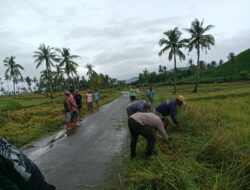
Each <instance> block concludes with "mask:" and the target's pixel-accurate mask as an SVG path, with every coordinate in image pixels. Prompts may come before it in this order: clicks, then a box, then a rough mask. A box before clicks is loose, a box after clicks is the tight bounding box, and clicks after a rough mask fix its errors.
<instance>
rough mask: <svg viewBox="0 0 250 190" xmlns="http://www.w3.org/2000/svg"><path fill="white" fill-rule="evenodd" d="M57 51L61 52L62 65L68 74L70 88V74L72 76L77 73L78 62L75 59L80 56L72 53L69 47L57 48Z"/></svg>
mask: <svg viewBox="0 0 250 190" xmlns="http://www.w3.org/2000/svg"><path fill="white" fill-rule="evenodd" d="M57 51H58V52H59V54H60V66H61V67H62V66H64V71H65V73H66V75H67V76H68V88H69V80H70V74H71V75H72V77H73V76H74V75H77V71H76V68H77V67H78V64H77V63H76V62H74V61H73V60H74V59H76V58H79V56H78V55H71V54H70V49H69V48H62V49H57Z"/></svg>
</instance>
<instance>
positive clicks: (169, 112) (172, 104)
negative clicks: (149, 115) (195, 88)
mask: <svg viewBox="0 0 250 190" xmlns="http://www.w3.org/2000/svg"><path fill="white" fill-rule="evenodd" d="M185 103H186V102H185V98H184V96H182V95H180V96H178V97H177V98H176V99H175V100H167V101H165V102H163V103H161V104H159V105H158V106H157V107H156V108H155V110H154V113H155V114H156V115H158V116H159V117H161V118H162V119H163V118H165V117H167V116H170V117H171V119H172V121H173V122H174V124H175V125H176V127H177V128H178V129H181V126H180V124H179V122H178V121H177V118H176V114H177V106H182V105H183V104H185ZM166 121H167V122H168V120H166Z"/></svg>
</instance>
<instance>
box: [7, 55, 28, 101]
mask: <svg viewBox="0 0 250 190" xmlns="http://www.w3.org/2000/svg"><path fill="white" fill-rule="evenodd" d="M15 58H16V57H14V56H10V57H6V58H5V60H4V61H3V62H4V66H5V67H7V69H6V71H5V76H8V79H9V80H12V82H13V90H14V99H15V98H16V88H15V87H16V83H17V81H18V80H19V79H20V78H21V79H22V74H21V72H20V70H24V68H23V67H22V66H21V65H20V64H16V62H15Z"/></svg>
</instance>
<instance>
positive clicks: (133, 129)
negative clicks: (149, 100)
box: [128, 112, 168, 159]
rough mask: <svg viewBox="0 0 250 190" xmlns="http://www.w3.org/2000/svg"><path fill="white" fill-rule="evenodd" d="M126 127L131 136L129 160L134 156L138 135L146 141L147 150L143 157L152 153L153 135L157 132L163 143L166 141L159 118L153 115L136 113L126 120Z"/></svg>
mask: <svg viewBox="0 0 250 190" xmlns="http://www.w3.org/2000/svg"><path fill="white" fill-rule="evenodd" d="M128 127H129V131H130V134H131V143H130V150H131V155H130V156H131V159H133V158H135V156H136V144H137V139H138V136H139V135H142V136H143V137H144V138H145V139H146V140H147V148H146V151H145V157H146V158H147V157H150V156H151V155H152V153H153V149H154V145H155V142H156V138H155V133H156V130H158V131H159V133H160V135H161V137H162V139H163V141H164V142H167V141H168V136H167V133H166V131H165V129H164V124H163V122H162V120H161V118H160V117H159V116H158V115H156V114H154V113H142V112H137V113H134V114H133V115H131V116H130V117H129V119H128Z"/></svg>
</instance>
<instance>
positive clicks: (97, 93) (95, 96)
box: [93, 91, 100, 101]
mask: <svg viewBox="0 0 250 190" xmlns="http://www.w3.org/2000/svg"><path fill="white" fill-rule="evenodd" d="M93 95H94V99H95V101H98V100H99V99H100V93H99V92H98V91H96V92H94V93H93Z"/></svg>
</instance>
